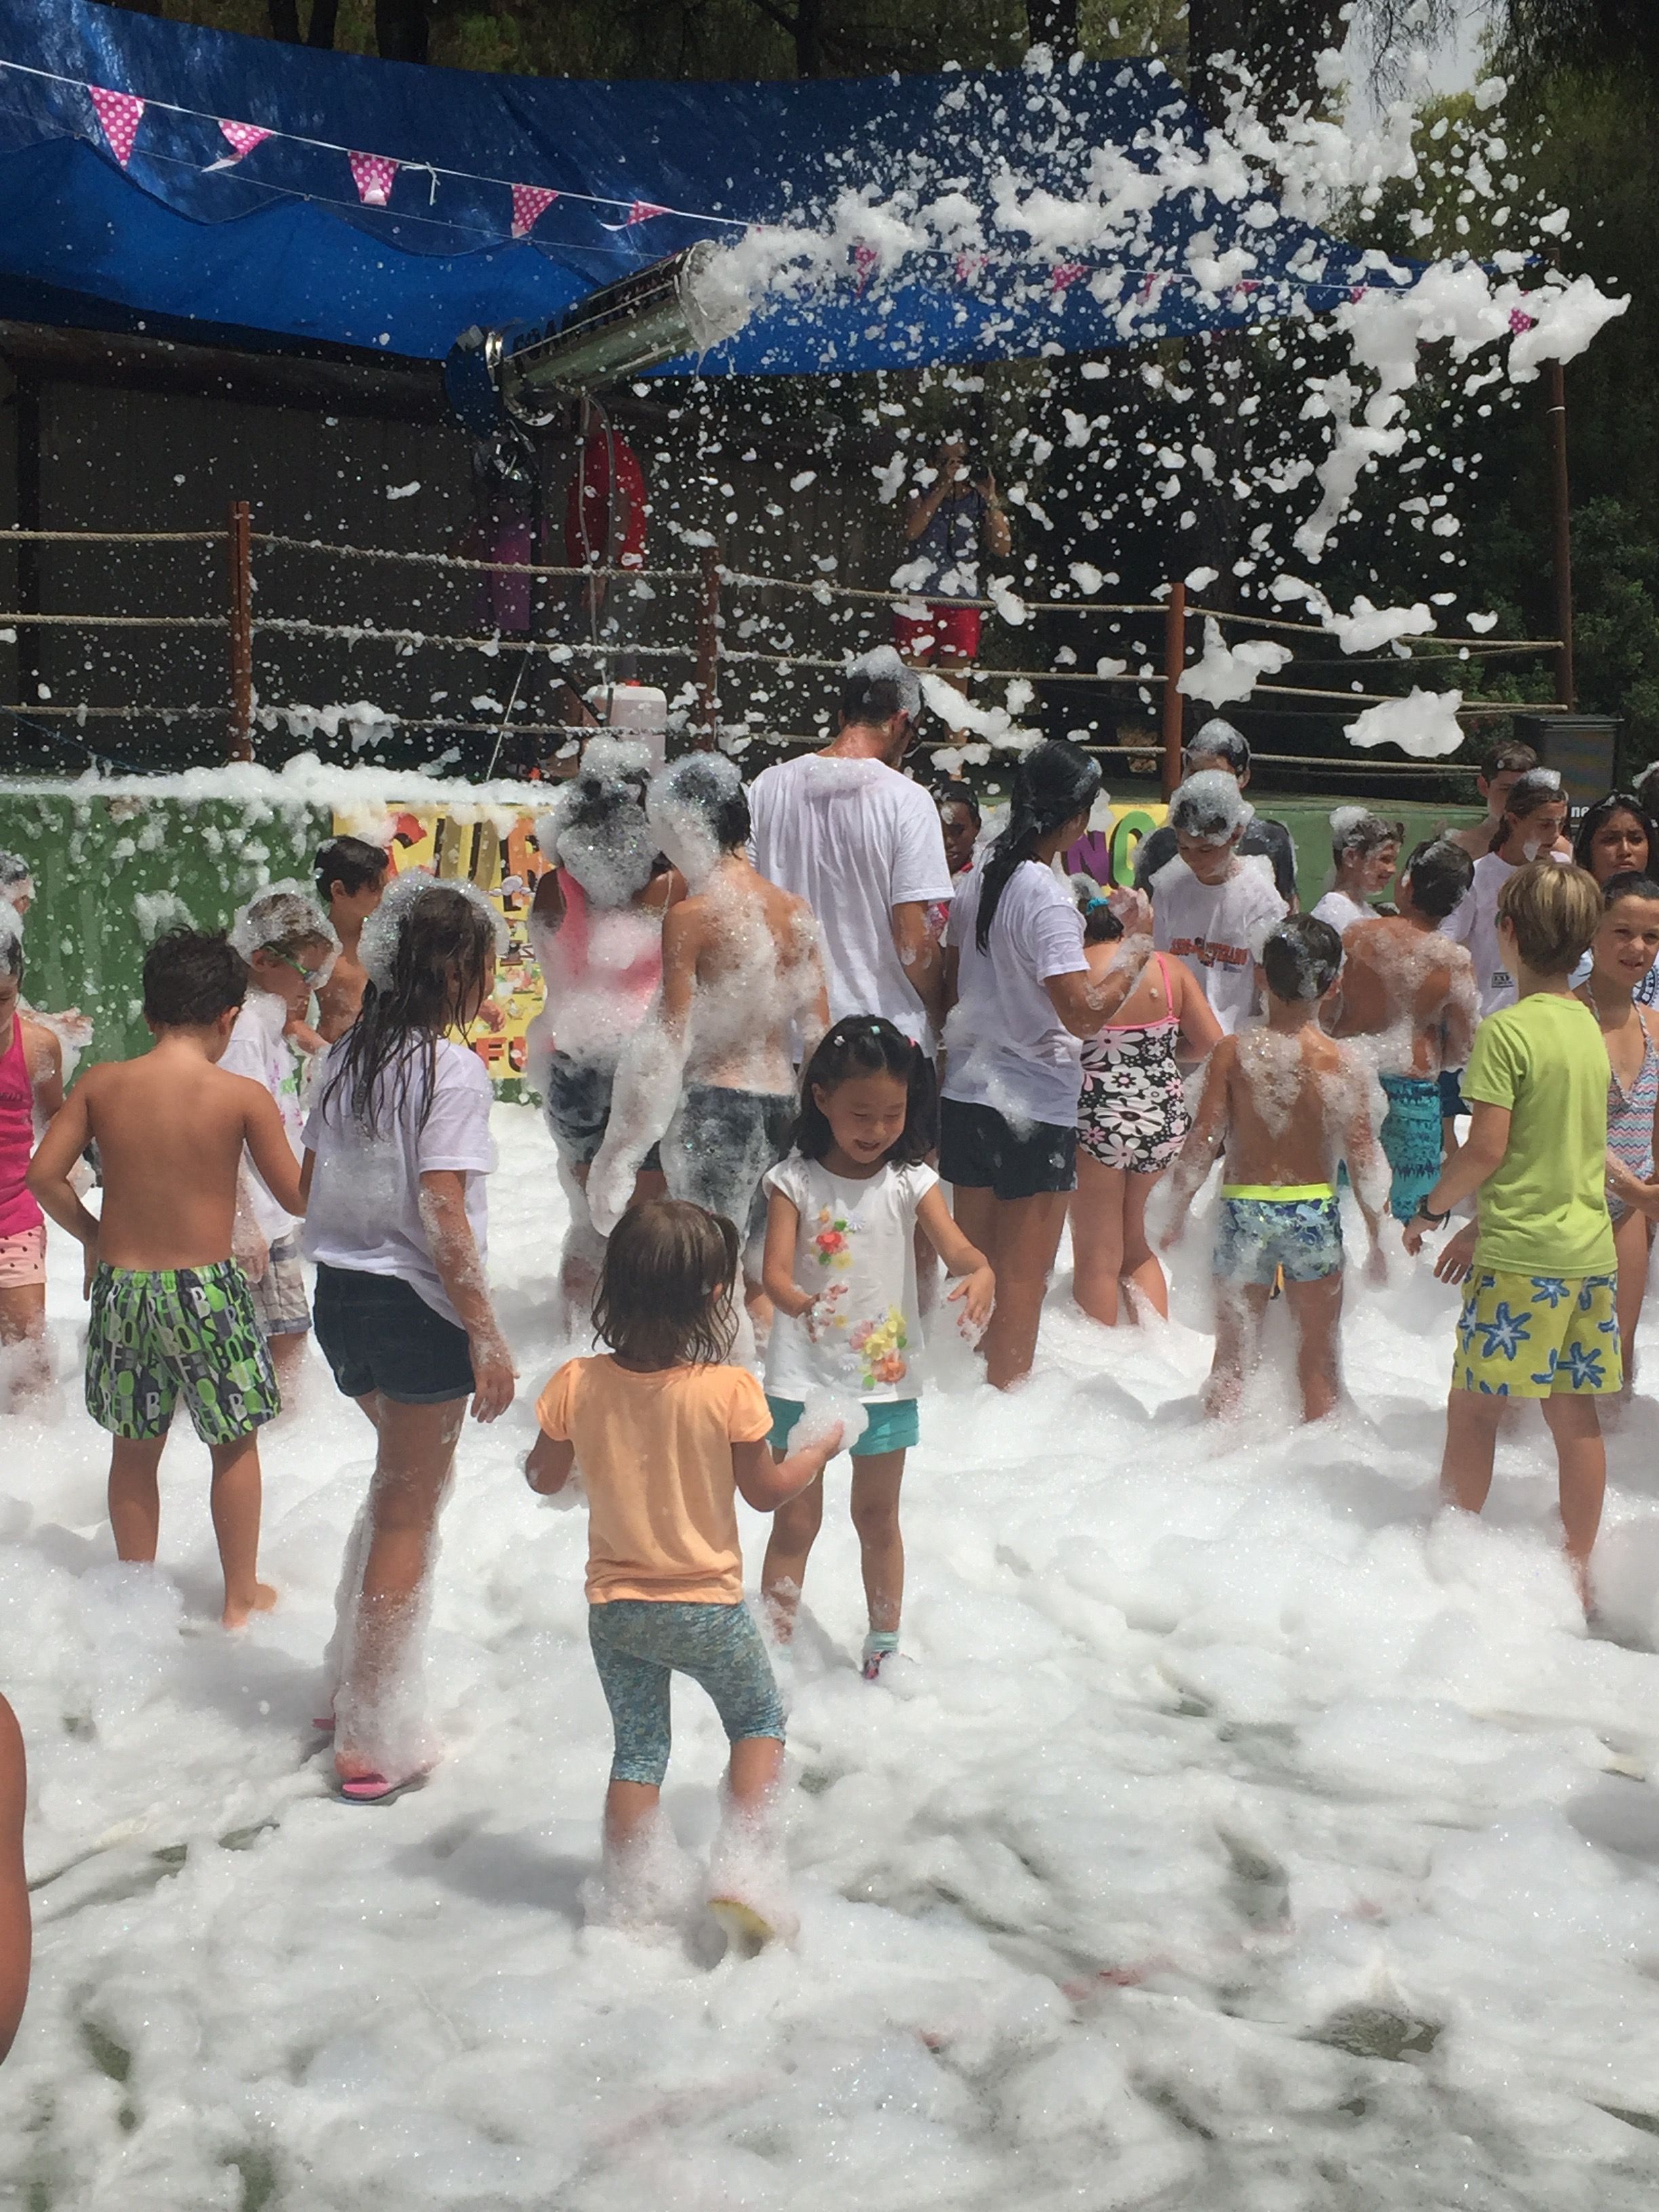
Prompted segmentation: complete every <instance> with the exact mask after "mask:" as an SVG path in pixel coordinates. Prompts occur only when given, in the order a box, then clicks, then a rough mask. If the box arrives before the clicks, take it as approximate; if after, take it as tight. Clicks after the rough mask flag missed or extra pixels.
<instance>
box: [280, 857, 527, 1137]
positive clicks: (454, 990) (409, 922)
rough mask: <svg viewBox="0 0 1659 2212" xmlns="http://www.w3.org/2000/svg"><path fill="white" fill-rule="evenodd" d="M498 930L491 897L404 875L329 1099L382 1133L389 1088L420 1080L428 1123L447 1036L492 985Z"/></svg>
mask: <svg viewBox="0 0 1659 2212" xmlns="http://www.w3.org/2000/svg"><path fill="white" fill-rule="evenodd" d="M497 934H498V933H497V931H496V927H495V917H494V916H493V915H492V914H491V913H490V911H489V905H488V903H487V902H486V901H485V900H484V898H483V896H482V894H480V893H477V892H474V891H472V890H471V889H468V890H462V889H461V888H460V887H459V885H458V884H441V883H439V882H437V881H436V880H435V878H432V877H430V876H422V875H407V876H399V877H398V880H397V882H396V883H395V884H393V885H392V889H391V890H389V891H388V892H387V893H386V896H385V898H383V899H382V900H381V902H380V905H379V907H378V908H376V909H375V911H374V914H373V915H371V916H370V917H369V919H368V921H366V922H365V923H364V925H363V937H362V955H363V965H364V967H365V968H366V969H368V983H367V984H366V985H365V987H364V989H363V1003H362V1011H361V1012H360V1013H359V1014H358V1016H357V1018H356V1021H355V1022H354V1023H353V1024H352V1025H351V1027H350V1028H349V1030H347V1031H346V1032H345V1035H344V1036H343V1037H341V1038H340V1039H339V1040H338V1042H337V1043H336V1044H335V1046H334V1047H333V1049H332V1050H331V1052H330V1054H329V1058H328V1073H327V1077H326V1079H325V1083H324V1085H323V1092H322V1099H321V1103H322V1104H324V1105H325V1106H330V1105H337V1106H338V1107H339V1109H341V1111H342V1113H343V1115H344V1114H349V1115H351V1117H352V1118H353V1119H354V1120H355V1121H356V1122H357V1123H358V1124H359V1126H360V1127H362V1130H363V1131H364V1133H365V1134H367V1135H368V1137H370V1138H371V1139H372V1138H375V1137H378V1136H379V1135H380V1131H381V1127H382V1124H383V1121H385V1119H386V1115H387V1113H388V1109H389V1106H390V1103H391V1102H390V1100H389V1098H388V1091H392V1092H395V1095H396V1096H397V1097H399V1098H400V1097H403V1095H404V1093H405V1091H407V1088H408V1085H409V1084H410V1081H411V1080H412V1079H418V1081H419V1083H420V1085H421V1110H420V1115H419V1122H420V1126H421V1127H422V1128H424V1127H425V1126H426V1121H427V1116H428V1115H429V1114H430V1113H431V1111H432V1100H433V1094H434V1091H435V1088H436V1083H437V1073H438V1040H439V1038H440V1037H441V1036H442V1035H443V1033H444V1031H445V1030H447V1029H449V1028H450V1027H451V1026H452V1025H453V1024H454V1023H456V1022H457V1021H459V1018H460V1015H461V1012H462V1009H463V1008H465V1007H468V1006H471V1005H472V1004H473V1003H474V1002H475V1000H477V997H478V994H480V992H481V991H482V990H483V981H484V976H485V974H486V973H487V971H488V969H489V956H490V954H491V953H492V951H495V946H496V944H497Z"/></svg>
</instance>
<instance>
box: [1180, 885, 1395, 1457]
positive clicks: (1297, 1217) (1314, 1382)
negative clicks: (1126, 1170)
mask: <svg viewBox="0 0 1659 2212" xmlns="http://www.w3.org/2000/svg"><path fill="white" fill-rule="evenodd" d="M1341 964H1342V940H1341V939H1340V937H1339V936H1338V935H1337V933H1336V932H1335V930H1334V929H1333V928H1332V927H1331V926H1330V924H1329V923H1328V922H1327V921H1320V920H1319V919H1318V917H1317V916H1316V915H1307V914H1297V915H1291V916H1290V917H1289V919H1288V920H1286V921H1281V922H1280V923H1279V927H1277V928H1276V929H1275V930H1274V931H1273V933H1272V934H1271V935H1270V936H1269V937H1268V939H1267V942H1266V944H1265V945H1263V947H1262V950H1261V974H1262V978H1263V980H1264V981H1265V982H1266V984H1267V1026H1266V1027H1265V1028H1263V1029H1248V1030H1240V1031H1239V1032H1238V1033H1237V1035H1236V1036H1225V1037H1223V1038H1222V1040H1221V1042H1220V1043H1219V1044H1218V1045H1217V1047H1216V1048H1215V1050H1214V1051H1213V1052H1212V1054H1211V1055H1210V1060H1209V1065H1208V1067H1207V1068H1206V1072H1205V1079H1204V1095H1203V1097H1202V1098H1201V1099H1200V1101H1199V1107H1198V1112H1197V1114H1196V1115H1194V1120H1193V1126H1192V1129H1191V1132H1190V1133H1189V1134H1188V1138H1187V1141H1186V1143H1185V1144H1184V1145H1183V1146H1182V1149H1181V1156H1180V1158H1178V1159H1177V1160H1176V1164H1175V1170H1174V1173H1173V1176H1172V1178H1171V1189H1172V1191H1173V1193H1174V1196H1175V1200H1176V1208H1177V1212H1176V1218H1175V1220H1174V1222H1173V1223H1172V1225H1171V1226H1170V1229H1169V1231H1168V1232H1167V1233H1166V1235H1165V1237H1164V1249H1165V1250H1167V1249H1169V1248H1170V1245H1172V1244H1174V1243H1177V1242H1178V1241H1179V1238H1180V1237H1181V1233H1182V1229H1183V1227H1184V1226H1185V1222H1186V1214H1187V1209H1188V1206H1189V1205H1190V1204H1191V1202H1192V1199H1193V1196H1194V1193H1195V1192H1196V1191H1197V1189H1198V1188H1199V1186H1200V1183H1202V1182H1203V1181H1204V1178H1205V1176H1207V1175H1208V1173H1209V1171H1210V1169H1211V1166H1212V1164H1213V1162H1214V1159H1215V1156H1216V1154H1217V1153H1218V1152H1219V1151H1220V1149H1221V1146H1222V1145H1223V1143H1224V1141H1225V1145H1226V1147H1227V1164H1226V1170H1225V1176H1226V1179H1225V1182H1223V1184H1222V1186H1221V1205H1220V1209H1219V1212H1218V1216H1217V1224H1216V1241H1215V1258H1214V1262H1213V1265H1214V1270H1215V1279H1216V1326H1215V1358H1214V1361H1213V1363H1212V1366H1211V1369H1210V1379H1209V1381H1208V1383H1206V1386H1205V1392H1204V1404H1205V1411H1206V1413H1213V1414H1224V1415H1225V1414H1229V1413H1236V1412H1237V1410H1238V1407H1239V1404H1240V1402H1241V1401H1242V1399H1243V1392H1244V1381H1245V1376H1246V1375H1247V1374H1248V1372H1249V1370H1250V1368H1251V1367H1253V1366H1254V1365H1255V1359H1256V1354H1257V1350H1258V1346H1259V1343H1260V1339H1261V1322H1262V1316H1264V1315H1265V1313H1266V1312H1267V1301H1268V1299H1269V1298H1270V1297H1272V1296H1273V1285H1274V1282H1275V1281H1276V1280H1277V1279H1280V1278H1281V1277H1282V1279H1283V1281H1284V1285H1285V1299H1286V1302H1287V1303H1288V1304H1289V1306H1290V1310H1291V1316H1292V1318H1293V1319H1294V1321H1295V1322H1296V1328H1297V1382H1298V1383H1300V1385H1301V1389H1302V1415H1303V1419H1304V1420H1309V1421H1317V1420H1319V1419H1322V1418H1323V1416H1324V1415H1325V1414H1327V1413H1330V1412H1332V1411H1333V1410H1334V1407H1335V1405H1336V1401H1337V1397H1338V1394H1339V1390H1340V1378H1339V1370H1338V1361H1337V1325H1338V1323H1339V1322H1340V1319H1341V1316H1342V1265H1343V1255H1342V1217H1341V1212H1340V1209H1339V1206H1338V1204H1337V1197H1336V1189H1335V1181H1334V1178H1335V1176H1336V1169H1337V1161H1338V1159H1339V1158H1346V1161H1347V1164H1348V1173H1349V1176H1350V1177H1351V1178H1352V1182H1353V1188H1354V1194H1355V1196H1356V1197H1357V1198H1358V1200H1359V1205H1360V1210H1361V1212H1363V1213H1364V1217H1365V1225H1366V1227H1367V1229H1369V1230H1370V1239H1371V1255H1372V1265H1373V1268H1374V1269H1376V1268H1380V1267H1381V1265H1382V1255H1381V1253H1380V1251H1379V1249H1378V1247H1377V1243H1376V1233H1377V1225H1378V1222H1379V1218H1380V1217H1381V1214H1382V1212H1383V1207H1384V1206H1386V1205H1387V1204H1388V1198H1389V1168H1388V1163H1387V1161H1386V1160H1385V1159H1384V1158H1383V1153H1382V1150H1381V1147H1380V1146H1378V1144H1377V1141H1376V1122H1377V1121H1380V1120H1381V1118H1382V1099H1381V1096H1380V1094H1378V1095H1377V1097H1376V1101H1375V1106H1374V1107H1373V1101H1372V1093H1373V1092H1374V1091H1375V1090H1376V1085H1375V1084H1374V1083H1372V1082H1370V1080H1369V1079H1368V1078H1367V1076H1366V1073H1365V1071H1364V1066H1362V1064H1361V1063H1360V1061H1359V1060H1358V1058H1357V1057H1356V1055H1355V1054H1354V1053H1353V1052H1352V1049H1351V1048H1349V1047H1348V1046H1347V1045H1344V1044H1339V1043H1337V1042H1336V1041H1335V1039H1334V1038H1333V1037H1328V1036H1326V1035H1325V1033H1324V1031H1323V1030H1322V1029H1321V1028H1320V1026H1319V1010H1320V1007H1321V1006H1322V1004H1323V1003H1324V1001H1325V1000H1326V998H1327V997H1328V994H1329V993H1330V991H1331V989H1332V987H1333V986H1334V983H1335V981H1336V976H1337V970H1338V969H1340V966H1341Z"/></svg>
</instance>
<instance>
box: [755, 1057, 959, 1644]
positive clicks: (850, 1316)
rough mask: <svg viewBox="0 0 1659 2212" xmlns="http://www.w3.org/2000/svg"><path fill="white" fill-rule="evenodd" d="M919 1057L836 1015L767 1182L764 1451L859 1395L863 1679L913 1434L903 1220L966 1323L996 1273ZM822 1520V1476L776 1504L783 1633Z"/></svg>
mask: <svg viewBox="0 0 1659 2212" xmlns="http://www.w3.org/2000/svg"><path fill="white" fill-rule="evenodd" d="M932 1099H933V1085H932V1070H931V1068H930V1067H929V1066H928V1063H927V1060H926V1058H925V1056H924V1054H922V1052H921V1049H920V1048H919V1047H917V1046H916V1045H915V1044H913V1043H912V1042H911V1041H910V1039H909V1038H908V1037H907V1036H905V1035H904V1034H903V1032H902V1030H898V1029H896V1028H895V1026H894V1025H893V1024H892V1023H891V1022H886V1021H882V1020H879V1019H878V1018H877V1017H876V1016H874V1015H873V1014H856V1015H853V1016H850V1017H849V1018H848V1019H846V1020H844V1021H840V1022H837V1023H836V1024H835V1026H834V1027H833V1028H832V1029H831V1030H829V1034H828V1036H825V1038H824V1039H823V1042H822V1043H821V1044H820V1045H819V1046H818V1048H817V1051H816V1052H815V1053H814V1054H812V1057H811V1060H810V1061H809V1062H808V1063H807V1066H806V1069H805V1074H804V1075H803V1077H802V1079H801V1110H800V1119H799V1122H798V1123H797V1124H796V1128H795V1149H794V1151H793V1152H792V1153H791V1154H790V1156H789V1158H787V1159H786V1160H782V1161H781V1162H780V1163H779V1164H778V1165H777V1166H776V1167H775V1168H773V1169H772V1170H770V1172H769V1174H768V1175H767V1176H766V1179H765V1188H766V1189H767V1192H768V1194H769V1205H768V1212H767V1220H766V1265H765V1274H764V1280H765V1286H766V1291H767V1295H768V1296H769V1297H770V1299H771V1301H772V1304H773V1305H774V1307H775V1310H776V1318H775V1321H774V1322H773V1325H772V1335H771V1340H770V1341H769V1344H768V1346H767V1350H766V1395H767V1398H768V1401H769V1403H770V1405H771V1407H772V1417H773V1421H774V1424H775V1425H774V1427H773V1431H772V1449H773V1450H774V1452H775V1453H776V1455H778V1457H779V1458H780V1459H781V1457H782V1456H783V1455H784V1452H785V1449H787V1443H788V1439H789V1435H790V1431H792V1430H793V1428H794V1426H795V1424H796V1423H797V1422H798V1421H799V1419H800V1417H801V1414H802V1413H803V1412H804V1411H805V1404H806V1401H807V1399H808V1397H809V1395H810V1396H815V1397H820V1398H821V1397H822V1396H823V1395H824V1394H825V1393H828V1394H829V1395H831V1396H832V1397H834V1398H836V1399H839V1400H841V1401H847V1400H848V1399H856V1400H857V1401H859V1403H860V1404H861V1405H862V1407H863V1408H864V1422H863V1425H862V1433H860V1428H859V1425H857V1424H856V1423H854V1425H852V1426H851V1427H850V1428H849V1429H848V1437H847V1446H848V1449H850V1451H851V1453H852V1456H853V1501H852V1502H853V1525H854V1528H856V1529H857V1530H858V1534H859V1543H860V1549H861V1551H862V1553H863V1565H864V1589H865V1595H866V1599H867V1600H868V1602H869V1608H870V1633H869V1634H868V1636H867V1637H866V1638H865V1643H864V1672H865V1675H866V1679H867V1680H872V1681H873V1680H875V1678H876V1676H877V1675H878V1674H879V1672H880V1670H881V1663H882V1662H883V1660H884V1659H885V1658H886V1657H887V1656H888V1655H889V1654H890V1652H893V1651H895V1650H897V1648H898V1628H899V1613H900V1609H901V1607H902V1604H903V1601H904V1544H903V1540H902V1537H901V1536H900V1534H899V1522H898V1499H899V1485H900V1483H901V1481H902V1479H903V1475H904V1455H905V1452H906V1450H907V1449H908V1447H909V1446H910V1445H912V1444H914V1443H916V1441H917V1439H918V1429H917V1423H916V1391H917V1389H918V1387H919V1381H920V1377H919V1375H918V1372H917V1363H918V1361H919V1359H920V1357H921V1318H920V1314H919V1310H918V1306H917V1299H916V1259H915V1231H916V1230H917V1228H918V1227H920V1229H921V1232H922V1234H923V1236H925V1237H927V1240H928V1242H929V1243H931V1244H932V1245H933V1249H935V1251H937V1252H938V1254H939V1257H940V1259H941V1260H943V1261H944V1262H945V1267H947V1268H948V1269H949V1270H950V1272H951V1274H952V1275H955V1276H958V1277H960V1278H961V1279H960V1280H959V1281H958V1282H957V1286H956V1288H955V1289H954V1290H952V1291H951V1293H950V1297H951V1301H952V1302H960V1304H961V1306H962V1318H963V1323H964V1324H965V1326H966V1327H968V1328H971V1329H973V1330H975V1331H977V1330H978V1329H980V1328H983V1326H984V1324H985V1322H987V1319H988V1318H989V1316H990V1311H991V1300H992V1297H993V1294H994V1290H995V1283H994V1279H993V1276H992V1273H991V1269H990V1267H989V1265H988V1263H987V1261H986V1258H985V1255H984V1254H983V1253H981V1252H979V1251H977V1250H975V1248H974V1246H973V1245H971V1244H970V1243H969V1242H968V1239H967V1238H966V1237H964V1236H963V1234H962V1231H960V1230H959V1229H958V1228H957V1225H956V1224H955V1222H954V1221H952V1220H951V1215H950V1212H949V1210H948V1209H947V1207H946V1206H945V1200H944V1197H943V1194H941V1192H940V1190H939V1177H938V1176H937V1175H936V1174H935V1173H934V1172H933V1169H932V1168H930V1167H929V1166H928V1165H927V1157H926V1156H927V1152H928V1149H929V1147H930V1146H931V1144H932V1142H933V1130H932V1128H931V1127H929V1124H930V1122H931V1121H932ZM822 1520H823V1477H822V1476H820V1477H819V1478H818V1479H817V1480H816V1481H815V1482H812V1483H811V1484H809V1485H808V1486H807V1488H806V1489H805V1490H804V1491H802V1492H799V1494H798V1495H797V1496H796V1497H794V1498H792V1499H791V1500H790V1501H789V1503H788V1504H787V1505H785V1506H782V1507H781V1508H780V1509H779V1510H778V1512H777V1513H776V1514H775V1516H774V1518H773V1522H772V1541H771V1542H770V1543H769V1545H768V1547H767V1551H766V1566H765V1570H764V1571H763V1577H762V1588H763V1591H764V1593H765V1595H766V1598H767V1601H768V1603H769V1607H770V1608H771V1613H772V1618H773V1622H774V1625H775V1628H776V1631H777V1633H778V1634H779V1636H780V1637H781V1638H783V1639H785V1640H786V1641H787V1638H788V1637H789V1635H790V1634H791V1632H792V1631H793V1627H794V1620H795V1609H796V1607H797V1606H798V1605H799V1602H800V1588H801V1582H802V1578H803V1577H804V1576H805V1572H806V1558H807V1554H808V1553H809V1552H810V1551H811V1548H812V1541H813V1539H814V1538H815V1537H816V1536H817V1533H818V1528H819V1525H820V1523H821V1522H822Z"/></svg>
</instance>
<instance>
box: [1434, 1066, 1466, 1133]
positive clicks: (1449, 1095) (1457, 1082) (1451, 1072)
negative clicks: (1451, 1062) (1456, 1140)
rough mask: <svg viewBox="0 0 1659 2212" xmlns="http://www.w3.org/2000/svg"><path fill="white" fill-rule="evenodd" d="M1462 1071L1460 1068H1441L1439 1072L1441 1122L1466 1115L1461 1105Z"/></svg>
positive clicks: (1464, 1108) (1462, 1104) (1463, 1105)
mask: <svg viewBox="0 0 1659 2212" xmlns="http://www.w3.org/2000/svg"><path fill="white" fill-rule="evenodd" d="M1462 1078H1463V1071H1462V1068H1461V1067H1443V1068H1442V1069H1441V1071H1440V1118H1441V1120H1442V1121H1454V1120H1455V1118H1456V1117H1457V1115H1460V1114H1467V1113H1468V1110H1469V1109H1468V1107H1467V1106H1466V1105H1465V1104H1464V1103H1463V1080H1462Z"/></svg>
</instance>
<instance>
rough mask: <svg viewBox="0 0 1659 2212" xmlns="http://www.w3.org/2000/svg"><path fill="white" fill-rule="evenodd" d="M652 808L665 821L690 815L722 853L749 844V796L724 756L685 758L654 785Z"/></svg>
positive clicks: (663, 772) (737, 849)
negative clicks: (677, 816) (674, 815)
mask: <svg viewBox="0 0 1659 2212" xmlns="http://www.w3.org/2000/svg"><path fill="white" fill-rule="evenodd" d="M651 805H652V807H653V810H654V811H655V812H656V813H657V814H659V815H661V816H663V817H670V816H672V815H673V814H676V813H678V814H680V815H681V816H684V815H687V814H689V815H690V817H692V819H693V822H694V823H695V824H696V826H697V827H698V828H700V829H702V830H704V831H706V832H707V834H708V836H710V837H712V838H713V839H714V843H715V845H716V846H717V847H718V848H719V849H720V851H721V852H722V853H736V852H740V851H741V850H742V848H744V846H745V845H746V844H747V843H748V842H749V794H748V793H747V792H746V791H744V787H743V778H742V776H741V775H739V774H738V769H737V765H736V763H734V762H732V761H731V760H728V759H727V758H726V755H725V754H724V753H684V754H683V755H682V756H681V757H680V758H679V759H678V760H677V761H676V762H674V763H673V764H672V766H671V767H670V768H666V769H664V770H663V771H662V773H661V775H659V776H657V777H656V778H655V779H654V781H653V783H652V786H651ZM662 826H663V824H662V823H659V824H658V827H659V828H661V827H662Z"/></svg>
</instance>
